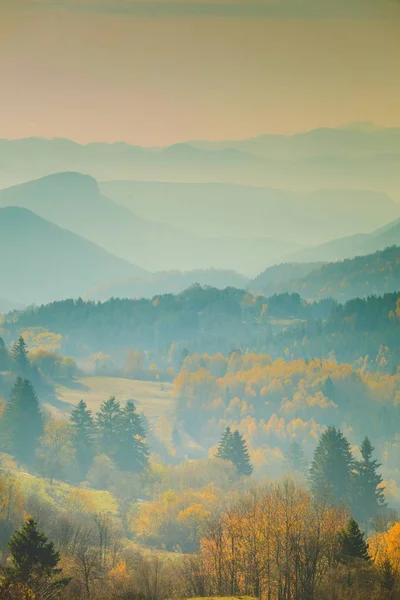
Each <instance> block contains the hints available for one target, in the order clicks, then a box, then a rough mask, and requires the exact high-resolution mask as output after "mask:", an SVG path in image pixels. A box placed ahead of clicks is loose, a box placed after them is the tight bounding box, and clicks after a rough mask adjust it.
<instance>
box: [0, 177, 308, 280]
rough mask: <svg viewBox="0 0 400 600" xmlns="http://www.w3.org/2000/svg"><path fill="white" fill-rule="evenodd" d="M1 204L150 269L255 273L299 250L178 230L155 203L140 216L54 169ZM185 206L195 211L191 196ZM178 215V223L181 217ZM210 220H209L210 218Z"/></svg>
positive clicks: (7, 192)
mask: <svg viewBox="0 0 400 600" xmlns="http://www.w3.org/2000/svg"><path fill="white" fill-rule="evenodd" d="M204 191H206V190H204ZM0 205H3V206H22V207H25V208H28V209H29V210H32V211H34V212H35V213H37V214H38V215H40V216H41V217H43V218H45V219H48V220H50V221H52V222H53V223H56V224H57V225H59V226H60V227H64V228H66V229H69V230H70V231H73V232H74V233H77V234H78V235H81V236H83V237H85V238H87V239H89V240H91V241H92V242H94V243H96V244H99V245H101V246H103V247H104V248H106V249H107V250H108V251H110V252H112V253H113V254H116V255H118V256H120V257H121V258H124V259H126V260H129V261H130V262H133V263H134V264H138V265H140V266H141V267H144V268H146V269H149V270H152V271H164V270H170V269H181V270H193V269H207V268H209V267H214V268H216V269H237V270H239V271H244V272H249V273H251V274H252V275H254V274H255V273H256V272H257V271H258V270H260V269H261V268H263V267H264V266H265V265H266V264H271V263H274V262H275V261H277V260H279V259H280V258H281V257H282V256H284V255H285V254H287V253H288V252H292V251H295V250H297V249H298V248H299V245H298V244H294V243H286V242H282V241H278V240H274V239H268V238H266V236H265V237H264V238H261V239H241V238H243V236H241V238H235V237H233V236H232V237H216V238H210V237H209V234H208V235H207V236H206V238H204V239H203V238H199V237H198V236H196V235H194V234H188V233H185V232H183V231H181V230H179V229H177V228H176V227H175V226H174V213H171V224H169V223H166V224H165V223H164V224H161V223H157V222H154V221H153V220H152V218H153V217H154V215H156V216H157V218H158V217H159V214H160V211H159V210H158V208H157V206H153V207H151V206H150V210H149V211H148V214H149V217H150V218H142V217H138V216H136V215H135V214H133V213H132V212H131V211H130V210H129V209H128V208H126V207H124V206H122V205H119V204H116V203H115V202H113V201H112V200H110V199H109V198H107V197H106V196H104V195H102V194H101V193H100V190H99V187H98V185H97V182H96V180H95V179H93V178H92V177H89V176H88V175H82V174H80V173H72V172H68V173H56V174H53V175H49V176H47V177H43V178H41V179H38V180H34V181H29V182H26V183H24V184H20V185H16V186H13V187H11V188H5V189H3V190H0ZM187 207H188V208H189V210H191V207H192V208H193V210H194V209H195V207H194V206H192V205H191V204H190V198H188V204H187ZM172 210H173V208H172ZM175 217H176V219H177V220H178V221H179V218H178V217H179V215H178V214H175ZM208 223H209V224H210V223H211V220H210V218H208ZM209 228H210V230H211V227H209ZM205 233H207V230H206V231H205ZM252 237H256V236H252Z"/></svg>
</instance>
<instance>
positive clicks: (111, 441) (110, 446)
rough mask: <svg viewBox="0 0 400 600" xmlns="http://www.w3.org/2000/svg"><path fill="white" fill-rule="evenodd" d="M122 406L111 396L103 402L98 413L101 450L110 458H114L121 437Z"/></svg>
mask: <svg viewBox="0 0 400 600" xmlns="http://www.w3.org/2000/svg"><path fill="white" fill-rule="evenodd" d="M121 422H122V411H121V405H120V403H119V402H117V400H116V399H115V396H111V398H109V400H106V402H103V404H102V405H101V407H100V411H99V412H98V413H97V426H98V430H99V434H100V449H101V452H104V453H105V454H107V455H108V456H114V454H115V452H116V450H117V448H118V444H119V441H120V436H121Z"/></svg>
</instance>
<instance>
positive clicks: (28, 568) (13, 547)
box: [7, 519, 61, 584]
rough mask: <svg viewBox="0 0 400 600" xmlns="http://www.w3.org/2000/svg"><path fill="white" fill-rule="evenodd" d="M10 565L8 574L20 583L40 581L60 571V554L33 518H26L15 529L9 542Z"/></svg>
mask: <svg viewBox="0 0 400 600" xmlns="http://www.w3.org/2000/svg"><path fill="white" fill-rule="evenodd" d="M9 549H10V554H11V560H12V567H11V568H9V569H8V570H7V571H8V573H7V574H8V576H9V577H12V578H13V579H14V580H16V581H20V582H22V583H28V582H29V583H30V584H31V582H32V581H40V580H42V579H43V578H48V579H50V578H52V577H53V576H54V575H56V574H57V573H59V572H60V570H61V569H58V568H57V566H58V563H59V562H60V555H59V553H58V552H57V551H56V550H55V548H54V544H53V542H49V541H48V539H47V537H46V536H45V535H44V533H41V532H40V531H39V530H38V528H37V524H36V522H35V521H34V520H33V519H28V520H27V521H26V523H25V525H24V526H23V527H22V528H21V529H19V530H18V531H16V532H15V533H14V535H13V536H12V537H11V539H10V542H9Z"/></svg>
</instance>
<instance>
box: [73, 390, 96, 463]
mask: <svg viewBox="0 0 400 600" xmlns="http://www.w3.org/2000/svg"><path fill="white" fill-rule="evenodd" d="M70 420H71V423H72V428H73V431H74V445H75V449H76V460H77V463H78V466H79V472H80V473H81V474H82V475H86V473H87V471H88V470H89V469H90V467H91V464H92V462H93V457H94V433H95V425H94V419H93V414H92V411H91V410H88V408H87V405H86V402H84V401H83V400H80V401H79V402H78V404H77V406H76V408H74V410H73V411H72V412H71V417H70Z"/></svg>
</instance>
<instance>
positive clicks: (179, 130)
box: [0, 0, 400, 146]
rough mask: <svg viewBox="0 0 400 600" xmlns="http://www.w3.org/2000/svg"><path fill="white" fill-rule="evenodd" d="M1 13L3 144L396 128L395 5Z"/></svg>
mask: <svg viewBox="0 0 400 600" xmlns="http://www.w3.org/2000/svg"><path fill="white" fill-rule="evenodd" d="M0 10H1V12H2V19H1V24H0V33H1V35H0V71H1V72H2V73H3V79H5V80H6V81H7V82H8V85H7V86H4V90H3V98H2V101H3V102H2V104H3V111H2V114H1V116H0V137H6V138H10V139H14V138H21V137H36V136H38V137H49V138H53V137H61V138H67V139H74V140H76V141H78V142H81V143H82V142H83V143H88V142H91V141H105V142H112V141H116V140H119V141H125V142H127V143H133V144H138V145H143V146H164V145H169V144H173V143H177V142H182V141H189V140H201V139H206V140H211V141H213V140H222V139H224V140H225V139H244V138H251V137H254V136H257V135H260V134H263V133H272V134H273V133H281V134H292V133H296V132H301V131H307V130H310V129H315V128H318V127H321V126H324V127H336V126H340V125H342V124H343V123H347V122H353V121H371V122H373V123H379V124H382V126H385V127H390V126H400V114H399V110H398V106H399V105H400V81H399V78H398V77H396V72H397V69H398V64H399V62H400V45H399V44H398V39H399V36H400V4H399V3H398V2H395V1H393V2H392V1H391V0H387V1H386V0H384V1H382V2H380V3H378V4H377V3H374V2H372V1H370V0H365V1H362V2H361V1H360V0H352V2H347V3H345V2H343V1H342V0H340V1H336V2H332V1H328V2H325V3H323V4H321V3H320V2H317V1H316V0H307V2H304V3H302V4H301V5H300V4H299V3H298V2H296V1H294V0H289V1H287V2H282V1H281V2H271V1H269V0H260V1H258V2H246V3H244V2H243V1H241V0H240V1H239V0H236V1H228V0H226V1H205V0H202V1H197V2H194V1H193V2H192V1H190V2H185V3H183V2H170V1H167V0H158V1H157V2H140V1H137V0H132V1H124V2H122V1H119V0H117V1H116V0H113V1H111V0H102V1H98V2H93V1H90V0H89V1H87V0H80V1H79V2H78V1H71V2H68V3H67V2H64V1H60V0H57V1H44V0H41V1H40V0H12V1H10V0H3V1H2V4H1V9H0ZM338 42H339V43H338ZM27 100H28V101H27ZM194 115H195V116H194Z"/></svg>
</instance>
